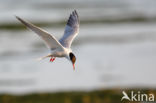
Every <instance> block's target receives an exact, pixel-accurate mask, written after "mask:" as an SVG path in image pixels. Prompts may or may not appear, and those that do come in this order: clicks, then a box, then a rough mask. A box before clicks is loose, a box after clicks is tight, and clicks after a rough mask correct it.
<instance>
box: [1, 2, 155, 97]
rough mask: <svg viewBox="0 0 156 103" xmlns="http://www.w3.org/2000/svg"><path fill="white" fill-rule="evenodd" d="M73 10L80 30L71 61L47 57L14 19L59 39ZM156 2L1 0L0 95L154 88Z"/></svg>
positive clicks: (37, 40) (42, 47)
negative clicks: (40, 59)
mask: <svg viewBox="0 0 156 103" xmlns="http://www.w3.org/2000/svg"><path fill="white" fill-rule="evenodd" d="M74 9H76V10H77V11H78V14H79V17H80V32H79V35H78V36H77V38H76V39H75V41H74V42H73V45H72V49H73V52H74V53H75V55H76V57H77V61H76V64H75V66H76V71H73V69H72V65H71V63H70V62H69V61H68V60H66V59H62V58H56V60H55V61H54V62H53V63H50V62H49V58H48V59H45V60H42V61H36V58H39V57H41V56H44V55H46V54H47V53H49V51H48V49H47V48H46V46H45V45H44V44H43V41H42V40H41V39H40V38H39V37H38V36H37V35H36V34H35V33H33V32H32V31H30V30H28V29H26V28H25V27H24V26H23V25H22V24H21V23H20V22H19V21H17V20H16V18H15V15H17V16H19V17H21V18H23V19H25V20H28V21H30V22H32V23H34V24H36V25H38V26H40V27H42V28H44V29H45V30H47V31H48V32H49V33H51V34H53V35H54V36H55V37H56V38H58V39H59V38H60V37H61V36H62V35H63V32H64V27H65V24H66V21H67V19H68V17H69V14H70V13H71V12H72V11H73V10H74ZM155 62H156V0H77V1H76V0H75V1H72V0H1V1H0V93H1V94H2V93H13V94H23V93H32V92H46V91H48V92H49V91H50V92H57V91H73V90H74V91H79V90H84V91H90V90H97V89H107V88H132V87H139V88H140V87H146V88H155V87H156V80H155V78H156V75H155V73H156V63H155Z"/></svg>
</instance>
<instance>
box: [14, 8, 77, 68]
mask: <svg viewBox="0 0 156 103" xmlns="http://www.w3.org/2000/svg"><path fill="white" fill-rule="evenodd" d="M16 18H17V19H18V20H19V21H20V22H21V23H23V24H24V25H25V26H26V27H28V28H29V29H31V30H32V31H34V32H35V33H36V34H38V36H40V37H41V38H42V39H43V40H44V43H45V44H46V46H47V47H48V48H49V49H50V51H51V52H50V53H49V54H48V55H47V56H44V57H41V58H40V60H42V59H44V58H47V57H51V59H50V61H54V60H55V58H56V57H65V58H67V59H68V60H70V61H71V62H72V64H73V68H74V69H75V61H76V57H75V55H74V54H73V53H72V50H71V48H70V47H71V44H72V41H73V40H74V38H75V37H76V36H77V34H78V32H79V17H78V14H77V12H76V10H74V11H73V12H72V13H71V14H70V16H69V19H68V21H67V25H66V27H65V31H64V35H63V37H62V38H61V39H60V40H59V41H58V40H57V39H56V38H55V37H54V36H52V35H51V34H49V33H48V32H46V31H44V30H43V29H41V28H39V27H37V26H35V25H33V24H32V23H30V22H27V21H25V20H23V19H21V18H20V17H18V16H16Z"/></svg>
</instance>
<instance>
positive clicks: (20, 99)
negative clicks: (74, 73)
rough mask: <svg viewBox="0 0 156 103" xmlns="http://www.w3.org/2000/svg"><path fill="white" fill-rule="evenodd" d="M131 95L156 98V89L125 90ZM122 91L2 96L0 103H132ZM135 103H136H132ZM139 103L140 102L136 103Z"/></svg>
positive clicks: (0, 96)
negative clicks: (134, 93)
mask: <svg viewBox="0 0 156 103" xmlns="http://www.w3.org/2000/svg"><path fill="white" fill-rule="evenodd" d="M123 90H124V91H126V93H128V95H130V94H129V93H130V92H131V91H135V92H137V91H141V92H142V93H146V94H149V93H152V94H154V95H155V96H156V90H155V89H150V90H149V89H127V90H125V89H123ZM123 90H121V89H109V90H97V91H89V92H56V93H34V94H27V95H9V94H1V95H0V103H130V102H129V101H126V100H124V101H122V102H121V97H122V96H123V95H122V91H123ZM131 103H134V102H131ZM135 103H139V102H135Z"/></svg>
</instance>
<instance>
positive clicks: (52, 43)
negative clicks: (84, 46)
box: [16, 16, 63, 50]
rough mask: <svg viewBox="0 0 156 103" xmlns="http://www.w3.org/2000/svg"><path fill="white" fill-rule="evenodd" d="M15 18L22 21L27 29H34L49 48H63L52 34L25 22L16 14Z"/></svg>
mask: <svg viewBox="0 0 156 103" xmlns="http://www.w3.org/2000/svg"><path fill="white" fill-rule="evenodd" d="M16 18H17V19H18V20H19V21H20V22H21V23H23V24H24V25H25V26H26V27H28V28H29V29H31V30H32V31H34V32H35V33H37V34H38V35H39V36H40V37H41V38H42V39H43V40H44V42H45V44H46V46H47V47H48V48H50V49H52V50H53V49H56V48H61V49H62V48H63V46H62V45H61V44H60V43H59V42H58V41H57V40H56V39H55V37H54V36H52V35H50V34H49V33H47V32H46V31H44V30H42V29H41V28H39V27H37V26H35V25H33V24H31V23H29V22H27V21H24V20H23V19H21V18H19V17H18V16H16Z"/></svg>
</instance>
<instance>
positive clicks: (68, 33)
mask: <svg viewBox="0 0 156 103" xmlns="http://www.w3.org/2000/svg"><path fill="white" fill-rule="evenodd" d="M78 32H79V16H78V14H77V12H76V10H74V11H73V12H72V13H71V14H70V16H69V19H68V21H67V25H66V27H65V31H64V35H63V37H62V38H61V39H60V40H59V42H60V43H61V44H62V45H63V46H64V47H66V48H70V46H71V43H72V41H73V39H74V38H75V37H76V35H77V34H78Z"/></svg>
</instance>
